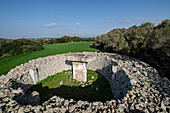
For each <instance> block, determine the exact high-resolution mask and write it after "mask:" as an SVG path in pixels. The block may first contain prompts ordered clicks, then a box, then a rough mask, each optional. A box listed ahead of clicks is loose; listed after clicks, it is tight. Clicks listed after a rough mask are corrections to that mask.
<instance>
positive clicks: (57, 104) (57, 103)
mask: <svg viewBox="0 0 170 113" xmlns="http://www.w3.org/2000/svg"><path fill="white" fill-rule="evenodd" d="M74 54H76V55H75V56H76V57H74ZM68 56H72V57H71V59H69V58H68ZM79 56H81V57H79ZM88 56H90V57H88ZM81 58H82V60H81ZM83 58H84V59H83ZM87 59H88V60H87ZM67 60H72V61H78V60H80V61H83V62H87V69H90V70H94V71H97V72H99V73H100V74H101V75H103V76H104V77H105V78H106V79H107V80H108V82H109V84H110V88H111V90H112V92H113V95H114V97H115V98H114V99H112V100H108V101H107V102H105V103H102V102H86V101H78V102H76V101H74V100H73V99H70V100H67V99H64V98H61V97H58V96H53V97H52V98H51V99H49V100H47V101H46V102H44V103H42V105H38V106H39V107H37V106H30V105H29V104H31V103H34V105H35V103H39V101H40V100H39V94H38V93H37V92H32V93H30V94H26V92H27V90H28V89H29V88H30V87H31V86H32V85H34V84H35V81H33V80H32V78H31V77H30V73H29V69H38V77H39V80H42V79H44V78H46V77H48V76H51V75H54V74H56V73H58V72H62V71H63V70H70V69H72V65H70V64H69V63H68V62H66V61H67ZM113 66H114V67H116V68H114V69H113ZM113 73H115V76H114V77H113ZM169 86H170V81H169V80H168V79H167V78H161V77H160V76H159V74H158V72H157V71H156V70H155V69H154V68H152V67H149V65H148V64H146V63H144V62H142V61H139V60H137V59H134V58H130V57H127V56H123V55H118V54H110V53H91V52H84V53H68V54H61V55H54V56H48V57H44V58H38V59H35V60H31V61H29V62H27V63H24V64H22V65H20V66H17V67H16V68H14V69H12V70H11V71H10V72H9V73H8V74H7V75H2V76H0V112H1V111H3V112H19V113H22V112H37V113H38V112H40V113H41V112H57V113H61V112H70V111H72V112H139V111H140V112H146V113H147V112H148V113H149V112H158V113H159V112H164V113H166V112H167V113H168V112H169V109H170V105H169V99H170V98H169V95H170V87H169ZM16 97H17V98H16ZM34 101H35V102H34ZM19 102H23V103H27V104H26V105H20V104H21V103H19ZM63 102H64V104H63ZM61 103H62V104H61Z"/></svg>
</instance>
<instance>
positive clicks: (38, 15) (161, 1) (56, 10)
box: [0, 0, 170, 38]
mask: <svg viewBox="0 0 170 113" xmlns="http://www.w3.org/2000/svg"><path fill="white" fill-rule="evenodd" d="M164 19H170V0H0V38H23V37H24V38H56V37H61V36H63V35H69V36H80V37H91V36H94V37H95V36H98V35H101V34H103V33H107V32H108V31H110V30H112V29H114V28H128V27H131V26H132V25H140V24H141V23H143V22H151V23H153V24H155V25H156V24H158V23H160V22H161V21H162V20H164Z"/></svg>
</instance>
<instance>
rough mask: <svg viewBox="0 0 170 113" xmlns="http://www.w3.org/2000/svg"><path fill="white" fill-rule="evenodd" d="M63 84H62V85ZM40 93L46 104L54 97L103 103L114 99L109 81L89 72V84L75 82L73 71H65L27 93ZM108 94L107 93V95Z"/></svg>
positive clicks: (93, 72)
mask: <svg viewBox="0 0 170 113" xmlns="http://www.w3.org/2000/svg"><path fill="white" fill-rule="evenodd" d="M61 82H62V84H60V83H61ZM96 89H97V90H96ZM32 91H38V92H39V93H40V98H41V99H40V100H41V102H44V101H46V100H48V99H49V98H51V97H52V96H53V95H57V96H61V97H63V98H65V99H71V98H73V99H74V100H76V101H78V100H86V101H90V102H93V101H102V102H105V101H107V100H111V99H113V95H112V92H111V89H110V85H109V83H108V81H107V80H106V79H105V78H104V77H103V76H101V75H99V74H98V73H96V72H95V71H92V70H87V82H85V83H84V82H76V81H75V80H73V74H72V70H68V71H63V72H60V73H57V74H55V75H53V76H49V77H47V78H46V79H44V80H42V81H40V82H38V83H37V84H36V85H34V86H33V87H31V88H30V90H29V91H28V92H27V93H31V92H32ZM106 92H107V93H106Z"/></svg>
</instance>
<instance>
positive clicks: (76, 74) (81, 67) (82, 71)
mask: <svg viewBox="0 0 170 113" xmlns="http://www.w3.org/2000/svg"><path fill="white" fill-rule="evenodd" d="M73 79H75V80H76V81H78V82H81V81H83V82H86V81H87V69H86V63H84V62H73Z"/></svg>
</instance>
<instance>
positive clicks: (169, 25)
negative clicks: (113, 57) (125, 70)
mask: <svg viewBox="0 0 170 113" xmlns="http://www.w3.org/2000/svg"><path fill="white" fill-rule="evenodd" d="M93 47H95V48H98V49H100V50H101V51H109V52H117V53H121V54H126V55H130V56H133V57H136V58H139V59H141V60H144V61H146V62H148V63H149V64H151V65H152V66H154V67H155V68H157V69H158V71H159V70H161V72H163V73H164V71H166V72H165V73H170V20H165V21H163V22H162V23H161V24H159V25H157V26H156V27H155V26H154V25H153V24H151V23H144V24H141V25H140V26H136V25H135V26H132V27H130V28H128V29H125V28H123V29H114V30H111V31H110V32H108V33H107V34H103V35H101V36H98V37H96V38H95V40H94V43H93ZM163 73H161V75H162V76H167V77H168V78H169V76H168V75H165V73H164V74H163Z"/></svg>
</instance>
